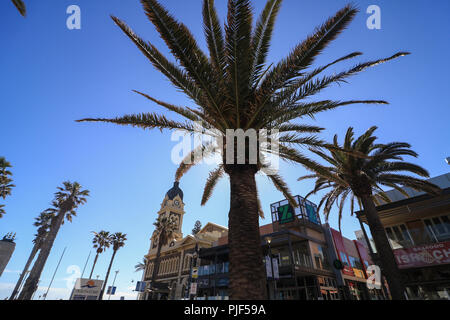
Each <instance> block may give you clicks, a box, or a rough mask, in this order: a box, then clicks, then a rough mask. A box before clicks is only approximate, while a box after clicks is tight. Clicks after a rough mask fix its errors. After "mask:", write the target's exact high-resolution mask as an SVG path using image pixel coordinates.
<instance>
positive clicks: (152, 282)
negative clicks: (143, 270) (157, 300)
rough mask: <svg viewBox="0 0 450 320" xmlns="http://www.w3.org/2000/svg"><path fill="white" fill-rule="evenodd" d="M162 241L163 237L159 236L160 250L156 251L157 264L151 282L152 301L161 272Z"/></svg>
mask: <svg viewBox="0 0 450 320" xmlns="http://www.w3.org/2000/svg"><path fill="white" fill-rule="evenodd" d="M161 239H162V235H160V236H159V240H158V250H157V251H156V259H155V264H154V267H153V273H152V281H151V282H150V297H151V300H153V290H152V289H153V285H154V283H155V280H156V277H157V276H158V272H159V264H160V260H161V249H162V244H163V241H162V240H161Z"/></svg>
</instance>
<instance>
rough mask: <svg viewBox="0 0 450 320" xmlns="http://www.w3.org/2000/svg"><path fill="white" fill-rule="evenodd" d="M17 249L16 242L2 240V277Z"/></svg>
mask: <svg viewBox="0 0 450 320" xmlns="http://www.w3.org/2000/svg"><path fill="white" fill-rule="evenodd" d="M15 248H16V244H15V243H14V242H10V241H3V240H0V276H1V275H2V274H3V271H4V270H5V268H6V266H7V265H8V262H9V260H10V259H11V256H12V254H13V252H14V249H15Z"/></svg>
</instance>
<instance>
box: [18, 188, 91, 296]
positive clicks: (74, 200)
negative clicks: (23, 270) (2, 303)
mask: <svg viewBox="0 0 450 320" xmlns="http://www.w3.org/2000/svg"><path fill="white" fill-rule="evenodd" d="M57 189H58V190H59V191H58V192H56V193H55V200H54V201H53V205H54V209H56V210H55V211H56V214H55V218H54V219H52V223H51V225H50V230H49V232H48V235H47V237H46V238H45V240H44V242H43V243H42V245H41V251H40V252H39V256H38V257H37V260H36V262H35V263H34V265H33V268H32V269H31V272H30V275H29V276H28V279H27V281H26V282H25V285H24V287H23V290H22V292H21V293H20V295H19V300H30V299H31V297H32V296H33V293H34V292H35V291H36V290H37V286H38V282H39V278H40V277H41V274H42V270H43V269H44V266H45V263H46V262H47V259H48V256H49V255H50V251H51V249H52V247H53V244H54V242H55V239H56V236H57V235H58V231H59V229H60V228H61V225H62V224H64V219H67V220H68V221H69V222H72V218H73V217H74V216H76V209H78V207H79V206H80V205H83V204H84V203H86V201H87V199H86V197H88V196H89V191H88V190H82V186H81V185H80V184H79V183H78V182H73V183H71V182H69V181H66V182H64V183H63V187H58V188H57Z"/></svg>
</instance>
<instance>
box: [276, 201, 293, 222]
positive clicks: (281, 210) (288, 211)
mask: <svg viewBox="0 0 450 320" xmlns="http://www.w3.org/2000/svg"><path fill="white" fill-rule="evenodd" d="M293 221H294V208H292V206H291V205H289V204H287V205H285V206H282V207H278V222H279V223H280V224H284V223H289V222H293Z"/></svg>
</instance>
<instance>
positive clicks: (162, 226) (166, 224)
mask: <svg viewBox="0 0 450 320" xmlns="http://www.w3.org/2000/svg"><path fill="white" fill-rule="evenodd" d="M153 225H154V226H155V232H154V234H153V237H152V238H153V241H158V247H157V250H156V258H155V261H154V262H153V273H152V280H151V282H150V292H151V293H150V297H151V298H152V299H153V291H152V289H153V287H154V283H155V281H156V277H157V276H158V273H159V265H160V263H161V250H162V248H163V247H164V246H166V245H168V244H169V243H170V242H171V241H172V240H173V239H174V236H175V232H176V231H177V229H178V225H177V222H176V221H175V219H174V216H173V215H164V216H159V217H158V219H157V220H156V222H155V223H154V224H153Z"/></svg>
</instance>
